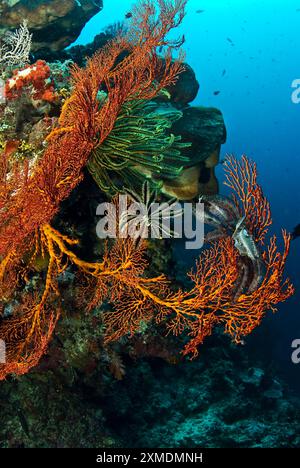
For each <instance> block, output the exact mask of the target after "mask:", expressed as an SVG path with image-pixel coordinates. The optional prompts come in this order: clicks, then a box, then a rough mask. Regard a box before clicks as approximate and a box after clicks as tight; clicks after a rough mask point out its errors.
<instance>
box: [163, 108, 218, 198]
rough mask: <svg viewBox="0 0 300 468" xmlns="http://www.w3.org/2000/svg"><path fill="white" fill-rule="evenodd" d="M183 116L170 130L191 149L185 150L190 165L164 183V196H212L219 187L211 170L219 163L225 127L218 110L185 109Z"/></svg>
mask: <svg viewBox="0 0 300 468" xmlns="http://www.w3.org/2000/svg"><path fill="white" fill-rule="evenodd" d="M182 113H183V116H182V117H181V119H179V120H178V121H177V122H175V123H174V125H173V127H172V132H174V134H177V135H181V136H182V140H183V141H187V142H191V143H192V146H191V147H190V148H187V149H186V150H185V153H187V155H188V157H189V160H190V166H189V167H186V168H185V169H184V170H183V171H182V173H181V175H180V176H179V177H178V178H176V179H173V180H167V181H165V183H164V187H163V190H164V192H165V193H166V194H168V195H171V196H176V197H178V198H179V199H180V200H191V199H193V198H195V197H196V196H198V195H199V194H203V195H204V194H205V195H214V194H216V193H218V191H219V185H218V181H217V178H216V176H215V172H214V168H215V166H216V165H217V164H218V163H219V156H220V149H221V145H222V144H223V143H225V142H226V127H225V123H224V119H223V115H222V113H221V111H220V110H218V109H215V108H210V107H190V106H188V107H185V108H184V109H182Z"/></svg>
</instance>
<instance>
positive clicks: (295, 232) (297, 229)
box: [292, 224, 300, 240]
mask: <svg viewBox="0 0 300 468" xmlns="http://www.w3.org/2000/svg"><path fill="white" fill-rule="evenodd" d="M297 237H300V224H298V225H297V226H296V227H295V228H294V230H293V232H292V240H295V239H296V238H297Z"/></svg>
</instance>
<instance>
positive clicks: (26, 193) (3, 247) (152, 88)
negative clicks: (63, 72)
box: [0, 0, 186, 256]
mask: <svg viewBox="0 0 300 468" xmlns="http://www.w3.org/2000/svg"><path fill="white" fill-rule="evenodd" d="M185 3H186V2H185V0H174V1H172V2H169V1H166V0H159V1H158V5H159V7H160V8H161V15H159V14H158V13H159V9H156V8H155V3H154V2H151V1H145V2H142V3H141V4H140V5H139V7H137V9H136V15H135V20H134V21H135V22H140V26H141V27H140V29H139V32H138V33H137V32H136V31H135V32H130V30H129V32H128V34H127V36H119V37H117V38H116V39H114V40H112V41H111V42H109V43H108V44H107V45H106V46H105V47H104V48H103V49H101V50H100V51H99V52H97V53H96V54H95V55H94V57H92V58H91V59H90V60H89V61H88V63H87V66H86V68H84V69H80V68H78V67H74V69H73V73H72V81H73V94H72V96H71V97H70V99H68V100H67V101H66V103H65V105H64V107H63V109H62V113H61V116H60V119H59V126H58V128H56V129H54V130H53V131H52V132H51V134H50V135H49V137H48V138H47V140H48V148H46V150H45V153H44V155H43V156H42V157H41V159H40V160H39V162H38V164H37V165H36V166H35V168H34V169H33V170H31V171H30V173H29V174H28V180H27V181H26V184H25V185H24V184H23V185H22V184H21V185H20V183H19V181H18V180H17V179H15V178H14V181H15V184H16V186H17V190H15V191H14V196H13V197H10V198H9V199H8V198H7V197H6V204H5V210H2V211H1V212H0V256H5V255H6V254H7V253H8V252H9V250H10V249H11V248H13V249H15V250H16V249H17V248H18V246H20V244H22V241H23V240H24V239H26V238H27V236H30V234H32V233H33V232H34V231H35V230H36V229H38V228H39V227H40V226H42V225H43V224H46V223H48V222H50V221H51V219H52V218H53V216H54V215H55V214H56V213H57V211H58V209H59V205H60V202H61V201H62V200H64V199H65V198H67V197H68V196H69V194H70V193H71V191H72V190H73V189H74V187H76V185H78V183H79V182H80V180H81V178H82V169H83V167H84V166H85V164H86V162H87V160H88V157H89V155H90V154H91V151H92V150H93V149H95V148H97V147H98V146H99V145H101V143H102V142H103V141H104V140H105V138H106V137H107V136H108V135H109V133H110V132H111V130H112V128H113V126H114V123H115V121H116V118H117V116H118V114H119V112H120V109H121V107H122V105H123V104H124V103H125V102H128V101H130V100H134V99H152V98H153V97H154V96H156V95H157V94H158V93H159V91H160V90H161V89H163V88H164V87H166V86H169V85H170V84H172V83H173V82H174V81H175V80H176V78H177V76H178V74H179V73H180V72H181V70H182V65H181V61H180V60H179V61H178V60H177V61H172V57H171V53H170V50H171V48H172V44H171V43H170V44H169V43H168V40H167V38H166V34H167V33H168V32H169V31H170V29H172V27H174V26H175V25H177V24H178V23H179V22H180V21H181V19H182V18H183V12H184V6H185ZM153 16H155V17H156V22H155V34H150V35H149V28H150V23H151V24H152V20H153ZM148 22H150V23H149V24H148ZM161 44H164V45H168V44H169V46H170V47H169V49H168V51H167V52H166V57H165V60H164V61H163V60H161V59H159V58H158V56H157V52H156V49H157V47H159V46H160V45H161ZM100 90H103V91H105V93H106V99H105V101H104V102H103V105H102V106H100V105H99V100H98V93H99V91H100ZM0 184H1V181H0ZM0 195H1V198H3V197H5V194H2V193H0Z"/></svg>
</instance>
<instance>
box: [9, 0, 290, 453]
mask: <svg viewBox="0 0 300 468" xmlns="http://www.w3.org/2000/svg"><path fill="white" fill-rule="evenodd" d="M100 3H102V2H89V1H84V2H81V6H80V5H78V3H77V2H73V1H70V2H64V4H63V5H62V2H60V5H59V8H57V11H56V16H55V15H54V16H53V15H52V9H53V8H54V7H55V6H58V5H57V2H56V1H55V0H53V1H51V2H48V6H47V14H48V15H50V19H51V21H50V24H49V25H48V26H47V28H44V26H45V24H44V21H43V15H44V14H45V5H44V2H42V1H37V2H34V3H33V8H31V10H30V11H29V10H28V9H27V8H28V5H27V2H23V0H20V1H18V0H16V1H15V2H13V3H12V2H8V1H4V0H2V1H0V9H1V21H0V26H1V24H2V23H1V22H3V23H5V25H6V26H13V25H14V27H16V23H15V21H19V15H20V14H21V13H22V14H25V13H24V12H25V11H26V15H27V16H28V24H29V27H30V31H32V33H33V50H37V49H40V54H42V51H41V48H42V47H44V44H43V37H44V34H46V32H47V34H50V32H51V31H52V29H53V28H54V27H55V26H57V24H58V23H57V22H59V24H60V25H64V27H66V26H67V25H68V24H69V23H68V21H72V18H73V15H74V14H76V15H77V16H78V22H77V21H76V23H75V24H74V25H73V26H72V28H73V29H72V31H71V32H68V34H65V35H63V34H62V31H61V28H58V30H57V33H55V34H56V35H54V36H53V37H52V36H51V35H50V36H49V37H52V38H53V40H52V48H53V50H56V49H58V48H60V47H62V46H65V45H66V44H67V43H69V42H68V41H70V40H71V38H72V37H74V36H75V35H76V34H77V26H78V28H79V27H81V26H82V24H83V22H85V21H86V19H87V18H88V17H89V15H92V14H93V12H95V9H98V7H99V6H100ZM185 4H186V1H185V0H173V1H168V0H159V1H157V2H152V1H150V0H149V1H148V0H145V1H144V2H141V3H139V4H138V6H137V7H136V8H134V9H133V10H132V18H131V21H130V23H129V27H128V29H126V30H123V29H119V28H117V29H116V31H113V28H112V29H111V31H110V35H111V37H110V39H109V40H107V39H108V37H107V35H108V34H106V35H105V40H104V42H103V46H102V47H101V48H100V50H98V51H96V52H95V53H94V55H92V56H91V57H89V58H88V59H87V60H86V59H85V58H83V57H82V56H81V58H80V60H78V63H74V62H73V61H72V59H71V60H70V57H73V58H74V55H73V56H72V54H71V55H65V56H64V58H65V59H66V61H65V62H54V63H50V62H46V61H45V60H43V59H42V58H41V56H39V58H38V59H37V60H36V59H35V60H36V61H35V62H34V63H28V60H29V53H28V45H29V42H30V41H29V40H28V41H27V43H26V44H27V45H26V44H24V49H22V50H21V53H20V54H19V53H18V52H15V61H14V60H12V61H11V60H10V59H9V60H7V56H6V55H5V54H6V52H7V48H5V49H2V50H1V53H2V55H1V57H4V60H3V61H2V64H3V69H1V73H2V76H3V78H4V89H5V96H4V97H5V99H4V102H1V103H0V117H1V124H0V155H1V163H0V293H1V297H0V339H1V340H3V342H4V343H5V346H6V356H5V358H6V360H5V362H4V363H1V364H0V380H4V382H2V385H1V387H0V404H1V407H3V412H2V418H3V421H4V424H2V425H1V427H0V446H2V447H74V446H77V447H93V446H101V447H116V446H120V445H124V446H155V447H167V446H172V447H191V446H192V447H194V446H199V445H205V446H222V447H228V446H235V447H243V446H253V447H256V446H257V447H267V446H283V445H285V446H287V445H288V446H296V445H297V444H299V437H298V435H297V429H296V427H295V426H294V424H291V425H290V430H289V434H288V436H287V437H285V438H284V440H283V437H282V434H281V428H282V427H285V425H286V424H287V421H289V420H290V418H291V417H292V415H293V411H294V407H293V406H292V403H293V402H292V400H289V399H288V398H286V400H285V399H284V398H285V389H284V387H283V386H282V384H281V382H280V381H279V379H275V377H274V375H273V374H272V373H271V372H267V371H265V370H262V369H260V368H259V367H258V365H257V364H256V365H255V366H254V365H253V364H251V362H250V360H248V358H247V357H246V356H245V353H244V352H243V349H242V348H239V347H233V345H232V344H231V343H230V341H229V340H228V339H227V338H228V337H229V338H230V339H231V341H233V342H234V343H237V344H243V343H244V339H245V337H247V336H248V335H249V334H251V333H252V331H253V330H254V329H255V328H257V327H258V326H259V325H260V324H261V322H262V320H263V318H264V317H265V315H266V314H267V313H268V311H272V312H275V311H276V307H277V306H278V304H279V303H281V302H283V301H285V300H287V299H288V298H289V297H290V296H291V295H292V294H293V292H294V288H293V286H292V284H291V282H290V281H289V280H288V279H285V264H286V260H287V256H288V253H289V246H290V236H289V235H288V234H287V233H286V232H285V231H283V242H282V243H283V251H282V252H281V251H280V250H279V248H278V247H277V243H278V241H277V239H276V237H271V238H270V236H269V227H270V225H271V222H272V217H271V210H270V205H269V202H268V200H267V199H266V197H265V196H264V194H263V191H262V188H261V186H260V184H259V183H258V173H257V167H256V164H255V163H254V162H253V161H251V160H249V159H248V158H247V157H246V156H243V157H242V158H241V159H236V158H234V157H231V156H229V157H228V158H227V159H226V161H225V163H224V165H223V168H224V171H225V175H226V185H227V186H228V187H229V188H230V191H231V194H230V197H229V198H226V197H224V196H222V195H218V194H217V193H218V189H219V188H218V183H217V180H216V178H215V175H214V167H215V166H216V165H217V164H218V161H219V153H220V147H221V145H222V144H223V143H224V142H225V139H226V129H225V124H224V121H223V117H222V114H221V112H220V111H218V110H217V109H211V108H209V109H207V108H199V107H197V108H196V107H193V106H191V105H189V103H190V102H191V101H192V100H193V99H194V97H195V95H196V93H197V91H198V83H197V81H196V78H195V76H194V73H193V71H192V70H191V68H190V67H189V66H186V65H185V64H184V56H183V55H182V53H181V52H179V54H177V55H178V59H177V60H174V58H173V56H172V52H173V51H174V50H176V51H177V49H180V47H181V44H182V39H181V38H180V39H179V40H170V39H168V33H169V32H170V31H171V30H172V29H173V28H176V27H177V26H178V25H180V23H181V21H182V19H183V17H184V8H185ZM79 10H84V12H85V13H84V14H83V15H82V17H81V18H79V16H80V15H78V11H79ZM60 15H61V16H60ZM58 17H59V18H60V19H59V18H58ZM79 22H80V25H79ZM22 28H23V29H22ZM18 31H19V32H18ZM18 31H17V32H16V33H11V34H10V35H9V36H6V37H10V38H15V39H16V38H17V37H19V36H18V34H21V33H22V32H23V33H24V34H25V33H26V34H25V35H26V37H27V38H30V40H31V37H30V34H31V32H30V33H29V31H28V30H26V31H25V25H23V26H22V27H21V29H20V30H18ZM116 32H117V34H115V33H116ZM13 34H15V35H13ZM49 37H47V44H49V43H50V42H51V41H49ZM102 39H103V37H102ZM9 41H10V39H9V40H8V42H7V41H6V42H5V44H6V46H7V44H12V45H13V41H12V40H11V41H10V42H9ZM25 45H26V47H25ZM6 46H5V47H6ZM89 48H90V51H92V49H93V46H89ZM12 50H15V49H13V48H12ZM53 50H50V51H49V50H48V54H49V56H50V55H51V54H52V52H53ZM83 51H84V49H83V48H77V49H76V53H75V55H76V54H78V55H80V54H83V53H84V52H83ZM93 52H94V51H93ZM66 54H67V53H66ZM62 56H63V55H62ZM5 57H6V58H5ZM2 64H1V66H2ZM186 82H189V83H191V87H190V89H188V90H187V85H186ZM140 190H141V191H142V195H144V198H142V199H143V200H144V199H145V201H146V205H147V203H148V202H149V203H150V202H151V200H154V199H155V200H156V199H160V200H164V201H165V205H164V206H169V205H168V204H172V203H176V202H177V201H178V200H191V201H193V202H197V199H198V197H199V195H200V200H201V201H202V202H204V208H205V211H204V221H205V222H206V224H207V225H209V226H211V227H212V228H213V230H211V231H209V232H208V233H207V234H206V243H207V245H206V246H205V249H203V250H202V251H201V252H200V254H199V258H198V260H197V263H196V267H195V268H194V269H193V270H192V271H191V272H190V273H188V275H184V274H183V272H182V271H181V268H180V267H179V266H178V264H176V261H175V260H174V258H173V254H172V241H171V240H170V239H162V240H159V241H155V240H150V239H148V240H147V241H145V240H141V239H138V240H137V239H132V238H122V237H119V238H117V239H111V240H107V241H106V242H103V241H101V240H99V239H98V238H97V237H96V229H95V226H96V222H97V221H96V218H95V215H96V209H95V208H96V206H97V205H98V203H100V202H104V201H105V202H107V201H110V202H112V206H113V207H114V209H115V211H116V213H118V212H119V210H120V205H119V202H118V197H117V196H116V195H117V194H118V193H120V192H122V193H124V192H125V193H127V194H129V195H130V196H131V198H130V197H129V198H130V200H131V201H130V202H129V203H134V202H135V200H140V199H141V198H140V196H139V193H140ZM111 197H113V198H112V199H111ZM170 197H172V198H171V199H170ZM194 206H195V204H194ZM129 207H130V206H129ZM147 208H148V206H147ZM196 214H197V211H196ZM117 227H118V228H120V226H117ZM148 227H149V226H148V225H147V228H148ZM165 272H168V275H166V274H165ZM213 331H214V334H213ZM221 332H224V333H225V336H223V335H222V334H221ZM212 334H213V336H210V335H212ZM226 335H227V337H226ZM204 340H206V346H203V347H202V348H201V354H202V356H201V359H199V360H195V361H193V362H192V363H189V365H187V364H186V363H185V364H184V360H185V356H188V357H190V358H194V357H196V356H197V355H198V353H199V347H200V345H201V344H202V343H203V341H204ZM180 350H181V351H180ZM142 358H143V359H142ZM171 364H177V366H171ZM29 371H30V372H29ZM158 373H160V374H161V377H160V379H159V381H158V379H157V375H158ZM21 375H22V378H18V376H21ZM174 379H176V389H177V393H176V392H174V385H173V382H174ZM141 382H143V383H142V384H141ZM141 385H142V391H141ZM49 389H50V391H49ZM200 389H201V390H200ZM49 392H50V398H49ZM141 399H143V403H141ZM45 401H48V403H47V406H46V410H45ZM237 401H238V402H239V407H238V409H237V405H236V402H237ZM3 402H4V403H3ZM107 402H109V404H107ZM253 402H255V405H254V408H253ZM115 408H118V411H117V412H116V410H115ZM297 411H298V410H297ZM274 412H275V414H276V423H278V427H277V428H275V425H274V423H275V416H274ZM65 420H68V424H72V426H73V430H72V431H70V430H69V429H68V426H67V425H66V424H65ZM124 421H127V422H126V424H125V423H124ZM120 422H122V424H120ZM128 428H130V429H131V430H128ZM131 433H134V434H135V440H133V438H131ZM144 433H147V437H146V436H144V435H143V434H144ZM137 434H139V435H138V437H137V436H136V435H137Z"/></svg>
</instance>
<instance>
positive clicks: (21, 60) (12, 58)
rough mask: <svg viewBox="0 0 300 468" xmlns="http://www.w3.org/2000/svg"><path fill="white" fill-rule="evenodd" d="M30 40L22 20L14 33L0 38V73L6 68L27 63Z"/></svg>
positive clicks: (24, 22) (30, 36) (25, 24)
mask: <svg viewBox="0 0 300 468" xmlns="http://www.w3.org/2000/svg"><path fill="white" fill-rule="evenodd" d="M31 38H32V35H31V34H30V32H29V30H28V27H27V21H26V20H24V21H23V24H21V25H20V28H19V29H17V30H16V31H15V32H9V33H7V34H6V35H5V36H4V37H3V38H2V44H1V45H0V71H1V69H2V70H4V69H5V68H7V67H17V66H19V67H21V66H24V65H25V64H26V63H28V62H29V54H30V49H31Z"/></svg>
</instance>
